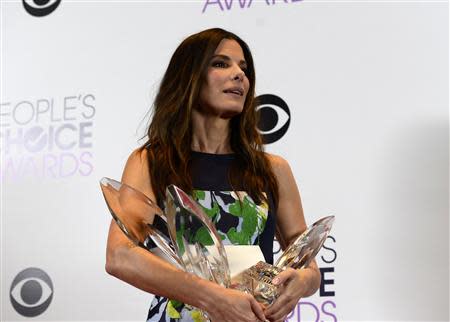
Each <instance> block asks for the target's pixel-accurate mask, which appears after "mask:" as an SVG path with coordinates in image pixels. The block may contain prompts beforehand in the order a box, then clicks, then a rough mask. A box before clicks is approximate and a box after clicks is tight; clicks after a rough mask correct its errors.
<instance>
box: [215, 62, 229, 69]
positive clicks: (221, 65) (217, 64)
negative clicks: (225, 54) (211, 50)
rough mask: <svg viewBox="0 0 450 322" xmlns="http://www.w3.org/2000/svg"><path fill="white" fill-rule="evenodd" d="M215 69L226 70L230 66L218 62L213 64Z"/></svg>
mask: <svg viewBox="0 0 450 322" xmlns="http://www.w3.org/2000/svg"><path fill="white" fill-rule="evenodd" d="M213 67H219V68H226V67H228V64H227V63H225V62H223V61H217V62H214V63H213Z"/></svg>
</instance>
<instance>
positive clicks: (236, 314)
mask: <svg viewBox="0 0 450 322" xmlns="http://www.w3.org/2000/svg"><path fill="white" fill-rule="evenodd" d="M219 292H220V294H218V295H219V298H220V300H219V301H217V303H214V304H212V305H209V307H208V308H207V309H206V311H207V313H208V317H209V318H210V320H211V322H257V321H266V317H265V316H264V311H263V307H262V306H261V304H259V303H258V302H257V301H256V300H255V298H254V297H253V296H252V295H250V294H246V293H244V292H241V291H238V290H233V289H227V288H222V289H221V290H220V291H219Z"/></svg>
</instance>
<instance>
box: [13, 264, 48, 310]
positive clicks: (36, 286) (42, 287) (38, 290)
mask: <svg viewBox="0 0 450 322" xmlns="http://www.w3.org/2000/svg"><path fill="white" fill-rule="evenodd" d="M9 298H10V300H11V304H12V306H13V307H14V309H15V310H16V311H17V313H19V314H21V315H23V316H26V317H33V316H38V315H39V314H42V313H43V312H44V311H45V310H46V309H47V308H48V306H49V305H50V302H51V301H52V298H53V283H52V281H51V279H50V277H49V276H48V275H47V273H46V272H44V271H43V270H41V269H39V268H34V267H30V268H27V269H25V270H23V271H21V272H20V273H19V274H17V276H16V277H15V278H14V280H13V282H12V284H11V289H10V290H9Z"/></svg>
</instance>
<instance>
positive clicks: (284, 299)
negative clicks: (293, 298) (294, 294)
mask: <svg viewBox="0 0 450 322" xmlns="http://www.w3.org/2000/svg"><path fill="white" fill-rule="evenodd" d="M289 303H290V298H288V296H287V295H286V294H281V295H280V297H279V298H277V300H276V301H275V302H273V303H272V304H271V305H270V306H269V307H268V309H267V310H266V311H265V312H264V313H265V315H266V316H269V317H273V316H274V314H276V313H278V312H281V311H282V310H283V309H286V307H287V308H289V306H288V304H289ZM287 313H289V312H287Z"/></svg>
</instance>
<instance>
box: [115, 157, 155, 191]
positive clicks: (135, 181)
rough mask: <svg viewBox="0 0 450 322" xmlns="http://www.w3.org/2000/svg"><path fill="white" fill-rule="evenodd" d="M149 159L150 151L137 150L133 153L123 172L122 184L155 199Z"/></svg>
mask: <svg viewBox="0 0 450 322" xmlns="http://www.w3.org/2000/svg"><path fill="white" fill-rule="evenodd" d="M147 157H148V151H147V149H145V148H137V149H135V150H134V151H133V152H131V154H130V156H129V157H128V160H127V163H126V165H125V169H124V171H123V175H122V182H123V183H126V184H128V185H129V186H131V187H133V188H135V189H137V190H139V191H141V192H143V193H144V194H146V195H147V196H148V197H153V191H152V189H151V180H150V172H149V167H148V159H147Z"/></svg>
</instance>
